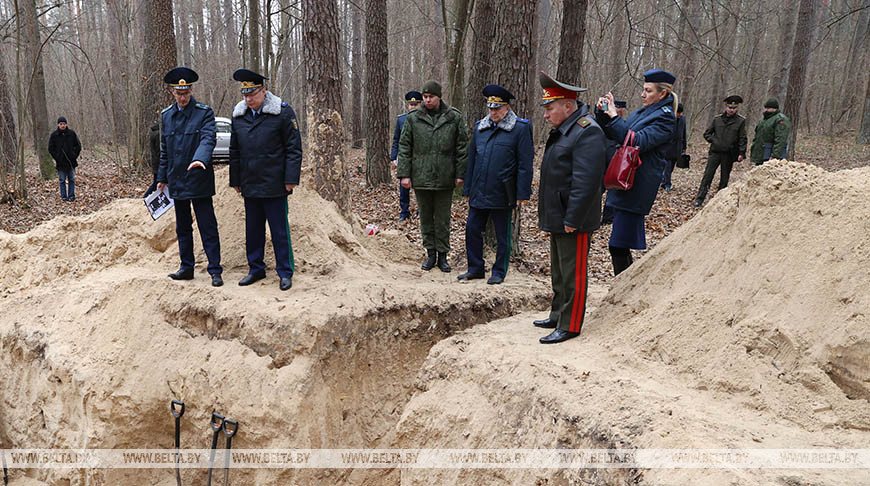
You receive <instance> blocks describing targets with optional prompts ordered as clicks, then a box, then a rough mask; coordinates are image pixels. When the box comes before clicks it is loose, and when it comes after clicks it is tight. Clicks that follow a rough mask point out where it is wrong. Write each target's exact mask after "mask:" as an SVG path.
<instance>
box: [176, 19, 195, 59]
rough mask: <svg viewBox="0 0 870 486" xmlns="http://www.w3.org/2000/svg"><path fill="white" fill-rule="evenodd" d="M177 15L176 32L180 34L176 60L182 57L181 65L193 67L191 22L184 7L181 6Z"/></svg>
mask: <svg viewBox="0 0 870 486" xmlns="http://www.w3.org/2000/svg"><path fill="white" fill-rule="evenodd" d="M176 14H177V15H178V22H176V23H175V30H176V32H177V34H178V44H177V45H178V52H177V53H176V59H178V58H179V57H180V58H181V64H183V65H185V66H192V65H193V58H192V57H191V55H190V20H189V18H188V13H187V9H186V8H184V6H183V5H179V7H178V10H177V12H176Z"/></svg>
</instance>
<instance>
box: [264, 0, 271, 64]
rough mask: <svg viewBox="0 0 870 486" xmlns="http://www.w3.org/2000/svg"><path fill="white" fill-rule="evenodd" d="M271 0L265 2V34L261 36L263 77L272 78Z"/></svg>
mask: <svg viewBox="0 0 870 486" xmlns="http://www.w3.org/2000/svg"><path fill="white" fill-rule="evenodd" d="M271 18H272V0H266V11H265V12H264V15H263V20H264V22H265V24H266V33H265V34H264V35H263V39H264V42H263V44H264V45H263V71H264V73H263V75H264V76H272V71H271V70H270V69H269V65H270V63H271V62H272V21H271Z"/></svg>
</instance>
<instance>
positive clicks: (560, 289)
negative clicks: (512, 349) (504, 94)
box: [534, 72, 607, 344]
mask: <svg viewBox="0 0 870 486" xmlns="http://www.w3.org/2000/svg"><path fill="white" fill-rule="evenodd" d="M539 79H540V83H541V87H542V88H543V89H544V95H543V99H542V101H541V104H542V105H544V110H545V112H544V118H545V119H546V120H547V122H548V123H549V124H550V126H551V127H552V129H551V130H550V134H549V136H548V138H547V145H546V149H545V151H544V159H543V161H542V162H541V177H540V186H539V190H538V227H539V228H540V229H541V230H542V231H546V232H548V233H550V274H551V279H552V283H553V303H552V306H551V310H550V316H549V317H548V318H547V319H544V320H540V321H535V322H534V325H535V326H536V327H541V328H546V329H555V330H554V331H553V332H552V333H551V334H549V335H548V336H545V337H542V338H541V339H540V342H541V343H542V344H551V343H560V342H562V341H565V340H568V339H571V338H573V337H576V336H578V335H579V334H580V328H581V327H582V326H583V317H584V314H585V313H586V289H587V266H588V255H589V237H590V235H591V233H592V232H593V231H595V230H596V229H598V227H599V226H600V221H601V189H602V185H601V184H602V180H603V178H604V169H605V167H606V164H607V160H606V156H605V146H606V144H607V140H606V138H605V136H604V132H603V131H602V130H601V127H600V126H599V125H598V124H597V123H596V122H595V121H594V119H593V117H592V115H591V114H590V113H589V108H588V107H587V106H586V105H583V104H580V103H578V102H577V101H576V99H577V93H579V92H581V91H586V89H585V88H578V87H576V86H571V85H568V84H565V83H561V82H559V81H556V80H555V79H552V78H550V77H549V76H547V75H546V74H544V73H543V72H541V73H540V75H539Z"/></svg>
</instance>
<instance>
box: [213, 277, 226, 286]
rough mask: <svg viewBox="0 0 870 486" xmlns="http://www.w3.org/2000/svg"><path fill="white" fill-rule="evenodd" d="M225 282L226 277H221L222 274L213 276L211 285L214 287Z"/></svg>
mask: <svg viewBox="0 0 870 486" xmlns="http://www.w3.org/2000/svg"><path fill="white" fill-rule="evenodd" d="M223 284H224V279H223V278H221V276H220V274H217V275H212V276H211V286H212V287H220V286H221V285H223Z"/></svg>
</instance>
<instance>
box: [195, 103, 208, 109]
mask: <svg viewBox="0 0 870 486" xmlns="http://www.w3.org/2000/svg"><path fill="white" fill-rule="evenodd" d="M196 107H197V108H199V109H201V110H207V109H209V108H211V107H210V106H208V105H207V104H205V103H200V102H199V101H197V102H196Z"/></svg>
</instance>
